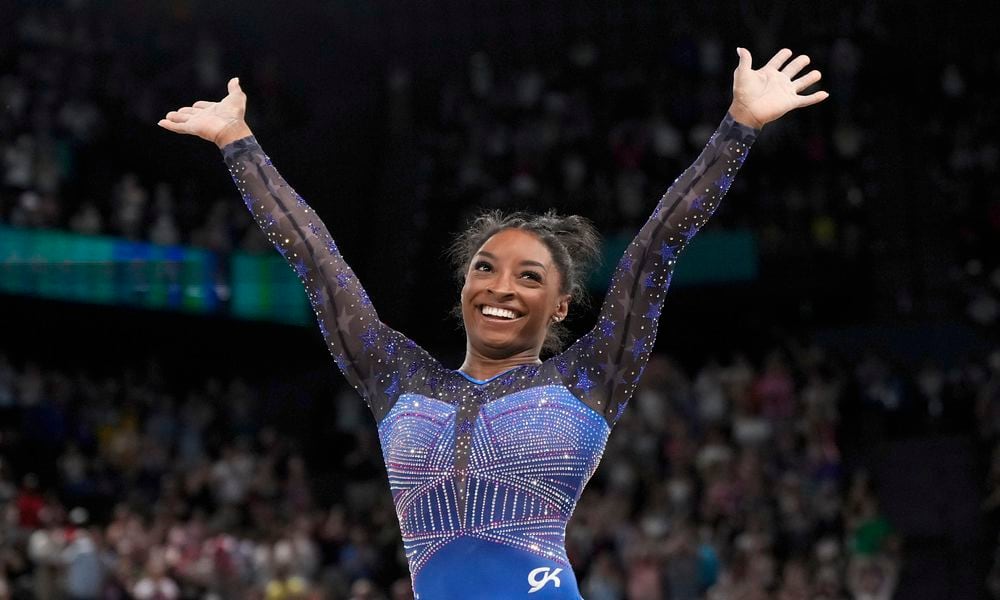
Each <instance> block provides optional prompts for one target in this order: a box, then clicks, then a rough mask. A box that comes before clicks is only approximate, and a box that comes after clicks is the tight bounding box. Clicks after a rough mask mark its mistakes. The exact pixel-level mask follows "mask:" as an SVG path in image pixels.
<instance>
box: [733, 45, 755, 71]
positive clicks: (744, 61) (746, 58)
mask: <svg viewBox="0 0 1000 600" xmlns="http://www.w3.org/2000/svg"><path fill="white" fill-rule="evenodd" d="M736 55H737V56H739V57H740V64H738V65H736V69H737V70H739V69H743V70H744V71H749V70H750V69H752V68H753V57H752V56H750V51H749V50H747V49H746V48H737V49H736Z"/></svg>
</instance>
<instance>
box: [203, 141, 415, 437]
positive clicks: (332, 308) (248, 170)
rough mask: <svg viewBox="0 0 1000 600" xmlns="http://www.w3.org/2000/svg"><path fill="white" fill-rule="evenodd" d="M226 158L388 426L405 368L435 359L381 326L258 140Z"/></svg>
mask: <svg viewBox="0 0 1000 600" xmlns="http://www.w3.org/2000/svg"><path fill="white" fill-rule="evenodd" d="M222 155H223V158H224V159H225V161H226V166H227V167H229V173H230V174H231V175H232V177H233V181H234V182H235V183H236V187H237V188H238V189H239V191H240V193H241V194H242V195H243V202H244V204H246V207H247V209H248V210H249V211H250V214H251V215H252V216H253V219H254V221H255V222H256V223H257V225H258V226H259V227H260V228H261V230H263V232H264V233H265V234H266V235H267V238H268V240H270V241H271V243H273V244H274V247H275V248H276V249H277V250H278V252H279V253H280V254H281V255H282V256H283V257H284V258H285V260H286V261H287V262H288V264H289V265H291V267H292V268H293V269H294V270H295V272H296V274H297V275H298V276H299V279H300V280H301V281H302V283H303V285H304V286H305V288H306V292H307V294H308V296H309V302H310V304H311V305H312V307H313V311H314V312H315V313H316V319H317V322H318V323H319V328H320V332H322V334H323V338H324V340H325V341H326V344H327V348H328V349H329V350H330V353H331V354H332V355H333V357H334V360H335V361H336V363H337V366H338V367H339V368H340V370H341V372H343V374H344V376H345V377H346V378H347V380H348V382H349V383H350V384H351V385H352V386H354V388H355V389H356V390H357V391H358V392H359V393H360V394H361V395H362V396H363V397H364V398H365V401H366V402H367V403H368V406H369V407H370V408H371V410H372V412H373V413H374V414H375V418H376V420H381V418H382V417H383V416H384V415H385V414H386V413H387V412H388V411H389V409H390V408H392V403H393V402H394V401H395V399H396V397H398V395H399V392H400V388H401V383H402V382H401V381H400V372H401V371H402V370H403V369H401V366H400V363H401V362H407V363H410V364H421V363H426V361H428V360H429V357H428V356H427V355H426V353H425V352H424V351H423V350H422V349H420V348H418V347H417V345H416V344H414V343H413V342H411V341H410V340H408V339H407V338H406V337H404V336H403V335H402V334H400V333H399V332H397V331H395V330H393V329H391V328H390V327H388V326H386V325H385V324H383V323H382V322H381V321H380V320H379V317H378V314H377V313H376V312H375V308H374V307H373V306H372V303H371V301H370V300H369V298H368V294H366V293H365V290H364V288H363V287H361V283H360V282H359V281H358V278H357V277H356V276H355V275H354V272H353V271H352V270H351V268H350V267H349V266H348V265H347V263H346V262H345V261H344V258H343V256H341V254H340V250H339V249H338V248H337V244H336V243H334V241H333V238H332V237H331V236H330V233H329V231H328V230H327V228H326V226H325V225H324V224H323V222H322V221H321V220H320V219H319V217H318V216H317V215H316V213H315V212H313V210H312V209H311V208H310V207H309V205H308V204H306V202H305V200H303V199H302V197H301V196H299V195H298V194H297V193H296V192H295V190H293V189H292V188H291V186H289V185H288V183H287V182H285V180H284V179H283V178H282V177H281V175H280V174H279V173H278V171H277V169H275V168H274V166H273V165H272V164H271V159H270V158H268V157H267V155H266V154H264V151H263V150H262V149H261V147H260V145H259V144H258V143H257V140H256V139H254V138H253V137H252V136H250V137H246V138H243V139H241V140H237V141H235V142H233V143H231V144H229V145H227V146H225V147H224V148H223V149H222Z"/></svg>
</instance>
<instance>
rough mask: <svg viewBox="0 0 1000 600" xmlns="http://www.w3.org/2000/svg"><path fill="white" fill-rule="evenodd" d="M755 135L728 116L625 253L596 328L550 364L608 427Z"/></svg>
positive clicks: (625, 398)
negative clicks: (681, 269) (677, 278)
mask: <svg viewBox="0 0 1000 600" xmlns="http://www.w3.org/2000/svg"><path fill="white" fill-rule="evenodd" d="M756 136H757V131H756V130H754V129H753V128H750V127H747V126H744V125H741V124H739V123H737V122H736V121H734V120H733V118H732V116H730V115H728V114H727V115H726V117H725V119H723V121H722V124H721V125H719V128H718V129H717V130H716V131H715V133H714V134H713V135H712V137H711V139H709V141H708V144H707V145H706V146H705V149H704V150H703V151H702V152H701V155H699V156H698V158H697V160H695V161H694V163H693V164H692V165H691V166H690V167H688V168H687V170H685V171H684V173H683V174H681V176H680V177H678V178H677V179H676V180H675V181H674V183H673V185H671V186H670V188H669V189H668V190H667V192H666V193H665V194H664V195H663V197H662V198H661V199H660V201H659V203H658V204H657V205H656V208H655V209H654V210H653V214H652V215H651V216H650V217H649V220H648V221H646V224H645V225H643V227H642V229H641V230H640V231H639V234H638V235H637V236H636V237H635V239H634V240H632V243H631V244H630V245H629V247H628V249H627V250H626V251H625V254H624V256H622V259H621V261H620V262H619V263H618V266H617V268H616V270H615V273H614V276H613V277H612V279H611V285H610V286H609V288H608V292H607V296H606V297H605V300H604V304H603V306H602V308H601V311H600V314H599V317H598V321H597V325H596V326H595V327H594V329H592V330H591V331H590V332H588V333H587V334H586V335H584V336H583V337H581V338H580V339H579V340H577V341H576V342H575V343H574V344H573V345H572V346H570V347H569V348H567V349H566V351H565V352H563V353H562V354H560V355H557V356H555V357H553V359H551V360H553V361H555V362H556V365H557V369H558V370H559V372H560V374H561V375H562V376H563V379H564V381H565V384H566V385H567V387H569V388H570V389H572V390H574V392H575V393H576V394H577V395H578V396H579V397H580V398H581V399H582V400H583V401H584V402H585V403H587V404H588V405H590V406H591V407H592V408H594V409H595V410H597V411H598V412H600V413H602V414H603V415H604V417H605V419H606V420H607V421H608V423H609V424H611V425H613V424H614V423H615V422H617V421H618V419H619V417H620V416H621V414H622V411H623V410H624V408H625V405H626V403H627V402H628V399H629V398H630V397H631V395H632V392H633V391H634V390H635V386H636V383H637V382H638V381H639V378H640V376H641V375H642V370H643V368H644V367H645V365H646V362H647V361H648V360H649V354H650V352H651V351H652V348H653V341H654V340H655V338H656V327H657V323H658V322H659V318H660V311H661V309H662V307H663V297H664V294H666V291H667V288H668V287H669V286H670V280H671V277H672V276H673V271H674V265H675V264H676V263H677V258H678V257H679V256H680V254H681V253H682V252H683V251H684V248H685V247H686V246H687V244H688V242H690V241H691V238H693V237H694V235H695V234H696V233H697V232H698V230H699V229H700V228H701V227H702V226H703V225H704V224H705V223H706V222H707V221H708V218H709V217H710V216H711V215H712V213H713V212H714V211H715V209H716V208H717V207H718V206H719V202H720V201H721V200H722V197H723V195H725V193H726V191H727V190H728V189H729V186H730V184H731V183H732V182H733V178H734V177H735V175H736V172H737V170H739V168H740V166H741V165H742V164H743V161H744V160H746V156H747V152H748V150H749V148H750V145H751V144H752V143H753V141H754V140H755V139H756Z"/></svg>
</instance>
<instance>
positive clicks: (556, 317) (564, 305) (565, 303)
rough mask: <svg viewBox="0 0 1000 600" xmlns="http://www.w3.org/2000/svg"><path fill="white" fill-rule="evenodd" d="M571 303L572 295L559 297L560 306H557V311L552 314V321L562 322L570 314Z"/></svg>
mask: <svg viewBox="0 0 1000 600" xmlns="http://www.w3.org/2000/svg"><path fill="white" fill-rule="evenodd" d="M569 302H570V295H569V294H563V295H562V296H559V300H558V304H556V310H555V312H553V313H552V320H553V321H555V322H557V323H558V322H559V321H562V320H563V319H565V318H566V315H568V314H569Z"/></svg>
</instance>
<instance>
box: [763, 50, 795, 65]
mask: <svg viewBox="0 0 1000 600" xmlns="http://www.w3.org/2000/svg"><path fill="white" fill-rule="evenodd" d="M791 57H792V51H791V50H789V49H788V48H782V49H781V50H778V52H777V53H775V55H774V56H772V57H771V60H769V61H767V64H766V65H764V68H767V67H771V68H773V69H780V68H781V65H783V64H785V61H787V60H788V59H789V58H791Z"/></svg>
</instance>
